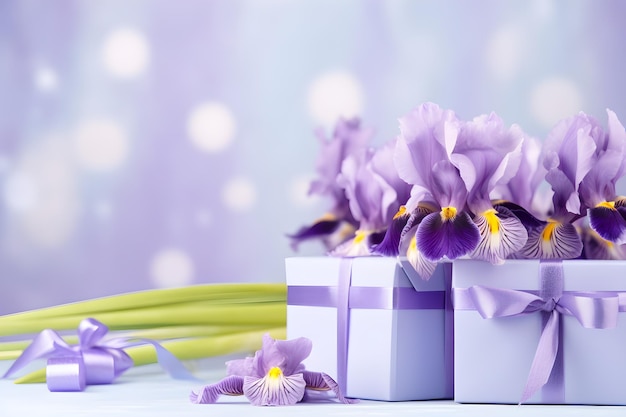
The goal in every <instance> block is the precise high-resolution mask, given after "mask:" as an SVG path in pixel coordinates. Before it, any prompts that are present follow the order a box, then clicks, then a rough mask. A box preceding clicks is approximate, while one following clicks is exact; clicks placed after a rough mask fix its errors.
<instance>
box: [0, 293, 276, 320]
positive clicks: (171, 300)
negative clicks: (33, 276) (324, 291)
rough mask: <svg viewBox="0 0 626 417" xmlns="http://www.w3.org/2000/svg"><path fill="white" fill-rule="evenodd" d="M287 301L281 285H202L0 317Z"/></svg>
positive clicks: (83, 314) (31, 318)
mask: <svg viewBox="0 0 626 417" xmlns="http://www.w3.org/2000/svg"><path fill="white" fill-rule="evenodd" d="M286 298H287V287H286V286H285V284H279V283H277V284H271V283H269V284H268V283H260V284H248V283H232V284H204V285H192V286H187V287H181V288H167V289H158V290H146V291H138V292H132V293H126V294H119V295H114V296H110V297H102V298H95V299H92V300H87V301H80V302H76V303H70V304H63V305H59V306H54V307H48V308H41V309H37V310H31V311H26V312H22V313H16V314H10V315H6V316H2V317H0V325H1V324H3V323H4V322H5V321H7V322H13V321H17V320H36V319H48V318H51V317H61V316H87V315H91V314H95V313H105V312H113V311H124V310H136V309H140V308H146V307H163V306H167V305H172V304H183V303H185V304H186V303H192V302H204V303H211V304H238V303H250V302H279V301H283V302H284V301H285V300H286Z"/></svg>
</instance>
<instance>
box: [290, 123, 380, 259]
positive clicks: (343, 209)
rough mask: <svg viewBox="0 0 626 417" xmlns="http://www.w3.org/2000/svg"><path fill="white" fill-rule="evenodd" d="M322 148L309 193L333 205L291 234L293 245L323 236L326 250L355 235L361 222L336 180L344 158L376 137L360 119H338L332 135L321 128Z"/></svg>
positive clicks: (296, 245) (318, 133)
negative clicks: (355, 217)
mask: <svg viewBox="0 0 626 417" xmlns="http://www.w3.org/2000/svg"><path fill="white" fill-rule="evenodd" d="M316 133H317V136H318V138H319V140H320V144H321V150H320V154H319V156H318V159H317V162H316V170H317V174H318V177H317V179H315V180H314V181H313V182H312V183H311V188H310V189H309V194H315V195H320V196H325V197H330V199H331V200H332V206H331V208H330V210H329V211H328V213H326V214H325V215H323V216H322V217H320V218H319V219H317V220H316V221H314V222H313V224H311V225H307V226H303V227H302V228H300V229H299V230H298V231H297V232H296V233H294V234H292V235H288V237H289V238H290V239H291V241H292V247H293V249H294V250H297V248H298V245H299V244H300V243H301V242H303V241H305V240H311V239H320V240H321V241H322V242H323V244H324V245H325V246H326V249H328V250H331V249H334V248H335V247H336V246H337V245H339V244H340V243H341V242H343V241H345V240H346V239H348V238H349V237H350V236H352V235H353V234H354V231H355V230H356V227H357V226H358V223H357V222H356V221H355V220H354V218H353V217H352V214H351V213H350V208H349V206H348V199H347V197H346V195H345V191H344V189H343V187H341V186H340V185H339V184H338V183H337V176H338V175H339V173H340V172H341V167H342V164H343V162H344V160H345V159H346V158H347V157H348V156H350V155H353V154H354V153H356V152H358V151H359V150H361V149H365V148H366V147H367V146H368V143H369V141H370V139H371V137H372V136H373V130H372V129H365V128H363V127H362V126H361V122H360V120H359V119H356V118H355V119H351V120H345V119H339V120H338V122H337V124H336V126H335V129H334V132H333V135H332V137H331V138H327V137H326V135H325V133H324V132H323V131H322V130H318V131H317V132H316Z"/></svg>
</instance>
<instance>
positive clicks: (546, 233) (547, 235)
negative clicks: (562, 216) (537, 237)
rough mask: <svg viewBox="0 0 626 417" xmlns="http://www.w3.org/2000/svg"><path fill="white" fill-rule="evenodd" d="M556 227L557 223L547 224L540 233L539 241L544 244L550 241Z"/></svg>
mask: <svg viewBox="0 0 626 417" xmlns="http://www.w3.org/2000/svg"><path fill="white" fill-rule="evenodd" d="M557 226H558V223H557V222H549V223H548V224H547V225H546V227H545V229H543V232H542V233H541V239H543V241H544V242H547V241H549V240H550V239H552V235H553V234H554V229H555V228H556V227H557Z"/></svg>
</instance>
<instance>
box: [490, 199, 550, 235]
mask: <svg viewBox="0 0 626 417" xmlns="http://www.w3.org/2000/svg"><path fill="white" fill-rule="evenodd" d="M493 207H494V208H495V209H496V210H498V207H504V208H506V209H507V210H509V211H510V212H511V213H513V214H514V215H515V217H517V218H518V219H519V221H521V222H522V224H523V225H524V227H526V230H530V229H534V228H537V227H541V226H543V224H544V222H543V221H541V220H539V219H538V218H536V217H535V216H533V215H532V214H531V213H530V212H529V211H528V210H526V209H525V208H524V207H522V206H520V205H518V204H515V203H512V202H510V201H505V200H498V201H494V202H493Z"/></svg>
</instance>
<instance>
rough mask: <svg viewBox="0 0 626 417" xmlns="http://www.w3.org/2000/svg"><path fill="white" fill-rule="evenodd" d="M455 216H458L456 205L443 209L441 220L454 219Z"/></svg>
mask: <svg viewBox="0 0 626 417" xmlns="http://www.w3.org/2000/svg"><path fill="white" fill-rule="evenodd" d="M454 217H456V207H452V206H449V207H444V208H442V209H441V220H443V221H444V222H445V221H447V220H451V219H454Z"/></svg>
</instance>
